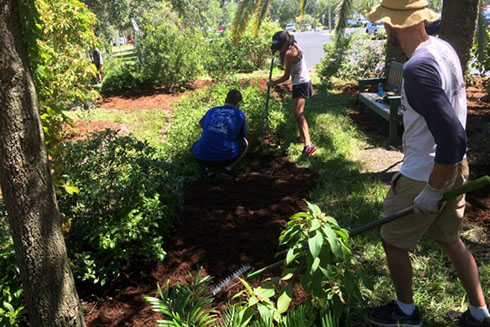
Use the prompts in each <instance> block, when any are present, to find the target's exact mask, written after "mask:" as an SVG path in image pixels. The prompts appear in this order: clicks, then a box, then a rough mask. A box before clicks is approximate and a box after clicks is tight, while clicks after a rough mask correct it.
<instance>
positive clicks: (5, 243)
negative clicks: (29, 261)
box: [0, 199, 27, 327]
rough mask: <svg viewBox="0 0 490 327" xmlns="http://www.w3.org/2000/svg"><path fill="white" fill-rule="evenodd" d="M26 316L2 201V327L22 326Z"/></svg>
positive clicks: (0, 276)
mask: <svg viewBox="0 0 490 327" xmlns="http://www.w3.org/2000/svg"><path fill="white" fill-rule="evenodd" d="M26 314H27V312H26V310H25V307H24V299H23V297H22V284H21V281H20V273H19V268H18V266H17V263H16V258H15V250H14V243H13V240H12V236H10V234H9V226H8V223H7V212H6V210H5V207H4V202H3V200H1V199H0V326H12V327H16V326H20V324H21V323H23V322H25V321H26V316H27V315H26Z"/></svg>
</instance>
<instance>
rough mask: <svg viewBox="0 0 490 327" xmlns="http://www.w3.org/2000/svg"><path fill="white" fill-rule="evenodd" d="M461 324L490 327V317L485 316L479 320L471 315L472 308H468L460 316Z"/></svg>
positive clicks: (462, 325) (471, 326) (464, 326)
mask: <svg viewBox="0 0 490 327" xmlns="http://www.w3.org/2000/svg"><path fill="white" fill-rule="evenodd" d="M459 326H461V327H490V318H485V320H483V321H478V320H476V319H475V318H473V316H472V315H471V312H470V310H466V311H465V312H463V314H462V315H461V318H459Z"/></svg>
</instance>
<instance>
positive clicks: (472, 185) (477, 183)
mask: <svg viewBox="0 0 490 327" xmlns="http://www.w3.org/2000/svg"><path fill="white" fill-rule="evenodd" d="M487 185H490V177H489V176H483V177H480V178H478V179H475V180H474V181H471V182H469V183H467V184H465V185H463V186H460V187H458V188H456V189H453V190H451V191H447V192H445V193H444V195H443V196H442V200H441V201H447V200H450V199H453V198H455V197H457V196H459V195H461V194H465V193H470V192H473V191H475V190H477V189H480V188H483V187H485V186H487ZM411 213H413V206H410V207H408V208H405V209H403V210H400V211H398V212H395V213H394V214H391V215H388V216H385V217H383V218H381V219H379V220H376V221H373V222H370V223H369V224H366V225H364V226H361V227H359V228H356V229H354V230H352V231H351V232H350V233H349V237H354V236H356V235H359V234H362V233H364V232H366V231H368V230H370V229H373V228H375V227H378V226H381V225H384V224H386V223H389V222H390V221H393V220H396V219H398V218H401V217H404V216H407V215H409V214H411ZM284 252H287V250H284V251H281V252H280V253H284ZM283 263H284V259H282V260H279V261H277V262H275V263H273V264H271V265H268V266H266V267H264V268H261V269H259V270H256V271H253V272H251V273H250V274H248V275H247V278H253V277H257V276H258V275H260V274H261V273H263V272H264V271H266V270H269V269H272V268H275V267H278V266H280V265H282V264H283Z"/></svg>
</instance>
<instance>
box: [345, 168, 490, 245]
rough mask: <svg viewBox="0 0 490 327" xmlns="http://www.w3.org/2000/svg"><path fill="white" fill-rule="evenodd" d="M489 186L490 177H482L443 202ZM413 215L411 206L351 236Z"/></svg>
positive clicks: (451, 191)
mask: <svg viewBox="0 0 490 327" xmlns="http://www.w3.org/2000/svg"><path fill="white" fill-rule="evenodd" d="M489 184H490V177H489V176H483V177H480V178H478V179H475V180H474V181H471V182H469V183H467V184H465V185H463V186H460V187H458V188H455V189H453V190H450V191H447V192H445V193H444V195H443V196H442V200H441V202H442V201H447V200H451V199H453V198H455V197H457V196H460V195H461V194H465V193H470V192H473V191H475V190H477V189H479V188H482V187H485V186H487V185H489ZM411 213H413V206H410V207H408V208H405V209H403V210H400V211H398V212H395V213H393V214H391V215H388V216H386V217H383V218H381V219H379V220H376V221H373V222H370V223H369V224H366V225H364V226H361V227H359V228H356V229H354V230H352V231H351V232H350V233H349V236H350V237H354V236H356V235H359V234H362V233H364V232H366V231H368V230H370V229H373V228H375V227H378V226H381V225H384V224H386V223H389V222H391V221H393V220H396V219H398V218H401V217H404V216H407V215H409V214H411Z"/></svg>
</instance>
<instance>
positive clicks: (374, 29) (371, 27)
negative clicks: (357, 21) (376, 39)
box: [366, 22, 384, 35]
mask: <svg viewBox="0 0 490 327" xmlns="http://www.w3.org/2000/svg"><path fill="white" fill-rule="evenodd" d="M380 28H384V25H383V23H377V24H373V23H371V22H369V23H368V24H367V25H366V33H368V34H371V35H375V34H376V33H378V30H379V29H380Z"/></svg>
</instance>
